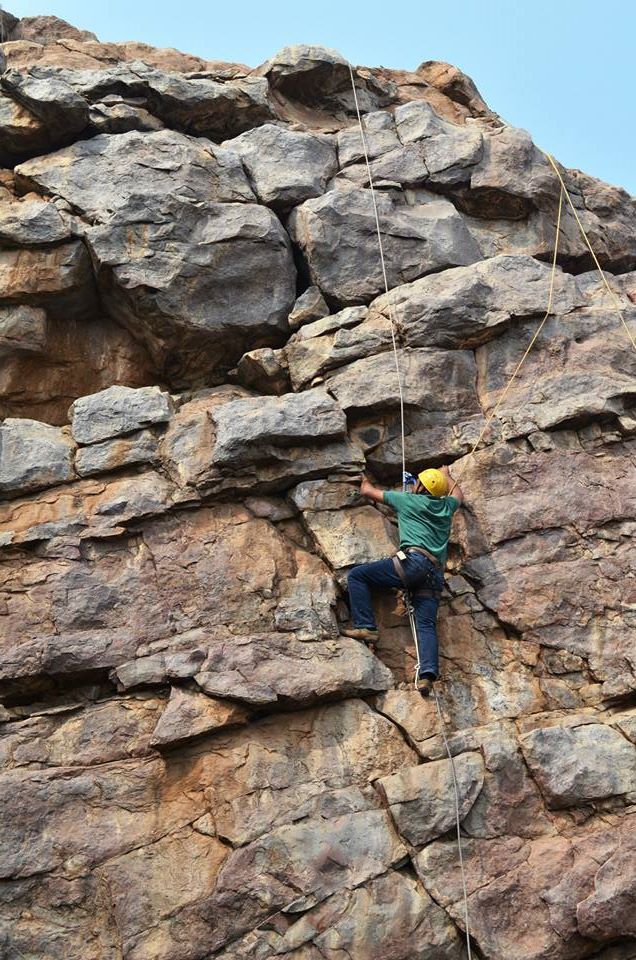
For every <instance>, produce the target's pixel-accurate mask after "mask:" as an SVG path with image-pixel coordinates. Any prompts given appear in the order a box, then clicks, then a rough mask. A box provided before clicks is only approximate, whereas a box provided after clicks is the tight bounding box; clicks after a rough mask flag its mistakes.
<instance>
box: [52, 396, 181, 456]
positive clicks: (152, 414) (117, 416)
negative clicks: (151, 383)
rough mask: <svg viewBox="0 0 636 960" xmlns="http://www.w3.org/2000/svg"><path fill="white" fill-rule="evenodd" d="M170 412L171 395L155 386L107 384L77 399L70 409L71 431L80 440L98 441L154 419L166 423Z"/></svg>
mask: <svg viewBox="0 0 636 960" xmlns="http://www.w3.org/2000/svg"><path fill="white" fill-rule="evenodd" d="M171 415H172V405H171V403H170V398H169V397H168V396H167V394H165V393H162V392H161V390H159V388H158V387H144V388H142V389H140V390H131V388H130V387H109V388H108V390H102V391H100V393H94V394H92V395H91V396H90V397H82V398H81V399H80V400H76V401H75V403H74V404H73V406H72V407H71V409H70V410H69V419H70V421H71V432H72V434H73V437H74V439H75V440H76V441H77V443H81V444H87V443H97V442H98V441H100V440H107V439H109V438H110V437H116V436H119V435H120V434H122V433H132V432H134V431H135V430H139V429H141V428H142V427H148V426H150V425H151V424H153V423H165V422H166V421H168V420H169V419H170V417H171Z"/></svg>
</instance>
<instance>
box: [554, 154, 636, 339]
mask: <svg viewBox="0 0 636 960" xmlns="http://www.w3.org/2000/svg"><path fill="white" fill-rule="evenodd" d="M544 156H546V157H547V158H548V160H549V161H550V164H551V165H552V168H553V170H554V172H555V173H556V175H557V177H558V178H559V182H560V184H561V194H563V193H564V192H565V196H566V199H567V201H568V204H569V205H570V210H571V211H572V213H573V214H574V219H575V220H576V222H577V223H578V225H579V230H580V231H581V235H582V237H583V240H584V241H585V245H586V247H587V249H588V250H589V251H590V254H591V256H592V260H593V261H594V263H595V264H596V269H597V270H598V272H599V274H600V276H601V280H602V281H603V283H604V284H605V288H606V290H607V292H608V293H609V295H610V297H611V299H612V301H613V303H614V309H615V310H616V312H617V314H618V316H619V318H620V321H621V323H622V324H623V326H624V327H625V330H626V332H627V336H628V337H629V339H630V340H631V342H632V346H633V348H634V350H636V339H634V334H633V333H632V331H631V330H630V329H629V327H628V325H627V321H626V320H625V316H624V314H623V310H622V308H621V306H620V304H619V302H618V298H617V296H616V294H615V293H614V291H613V290H612V288H611V287H610V285H609V283H608V282H607V277H606V276H605V274H604V273H603V270H602V269H601V265H600V263H599V262H598V257H597V256H596V254H595V253H594V250H593V249H592V244H591V243H590V240H589V237H588V235H587V233H586V232H585V227H584V226H583V224H582V223H581V218H580V217H579V215H578V213H577V210H576V207H575V206H574V204H573V203H572V197H571V196H570V192H569V190H568V188H567V187H566V185H565V182H564V180H563V177H562V176H561V171H560V170H559V168H558V167H557V165H556V163H555V161H554V157H553V156H552V154H550V153H545V154H544Z"/></svg>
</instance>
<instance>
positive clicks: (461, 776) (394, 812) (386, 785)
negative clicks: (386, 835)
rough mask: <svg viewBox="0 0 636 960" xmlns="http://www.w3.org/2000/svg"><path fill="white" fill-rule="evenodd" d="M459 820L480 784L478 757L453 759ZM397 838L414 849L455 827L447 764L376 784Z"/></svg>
mask: <svg viewBox="0 0 636 960" xmlns="http://www.w3.org/2000/svg"><path fill="white" fill-rule="evenodd" d="M454 763H455V776H456V777H457V786H458V792H459V816H460V820H463V819H464V817H465V816H466V815H467V814H468V813H469V811H470V809H471V807H472V806H473V804H474V802H475V800H476V799H477V797H478V796H479V792H480V790H481V788H482V786H483V783H484V762H483V759H482V757H481V754H479V753H462V754H460V755H459V756H458V757H454ZM378 784H379V786H380V787H381V789H382V791H383V793H384V795H385V797H386V801H387V804H388V807H389V812H390V813H391V816H392V817H393V819H394V821H395V826H396V828H397V831H398V833H399V834H400V836H402V837H404V839H405V840H407V841H408V842H409V843H411V844H412V845H413V846H415V847H419V846H421V845H422V844H424V843H428V842H429V841H430V840H434V839H435V838H436V837H440V836H442V834H444V833H446V832H447V831H448V830H450V829H451V827H452V826H453V825H454V824H455V793H454V786H453V775H452V769H451V761H450V760H436V761H433V762H432V763H424V764H420V766H418V767H410V768H409V769H408V770H403V771H401V772H400V773H395V774H393V775H392V776H390V777H384V778H383V779H381V780H379V781H378Z"/></svg>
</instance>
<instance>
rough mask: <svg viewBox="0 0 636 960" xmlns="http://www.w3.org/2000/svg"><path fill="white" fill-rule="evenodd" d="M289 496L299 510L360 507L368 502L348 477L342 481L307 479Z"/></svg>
mask: <svg viewBox="0 0 636 960" xmlns="http://www.w3.org/2000/svg"><path fill="white" fill-rule="evenodd" d="M289 498H290V500H291V501H292V503H293V504H294V505H295V506H296V507H297V508H298V509H299V510H313V511H315V510H339V509H341V508H342V507H360V506H363V505H366V502H367V501H366V500H365V499H364V497H362V496H361V495H360V490H359V487H358V485H357V484H356V485H355V486H354V485H352V484H351V481H350V480H349V478H348V477H347V478H344V479H343V480H340V481H329V480H306V481H305V482H304V483H299V484H298V486H297V487H294V489H293V490H291V491H290V493H289Z"/></svg>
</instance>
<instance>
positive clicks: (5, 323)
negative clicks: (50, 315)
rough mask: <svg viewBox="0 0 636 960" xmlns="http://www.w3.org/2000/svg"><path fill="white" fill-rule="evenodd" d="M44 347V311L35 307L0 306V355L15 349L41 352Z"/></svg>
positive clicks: (12, 351)
mask: <svg viewBox="0 0 636 960" xmlns="http://www.w3.org/2000/svg"><path fill="white" fill-rule="evenodd" d="M45 348H46V311H44V310H40V309H38V308H37V307H27V306H22V307H20V306H14V307H12V306H7V307H0V356H5V355H7V354H11V353H14V352H15V351H16V350H18V351H24V352H26V353H42V352H43V351H44V349H45Z"/></svg>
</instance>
